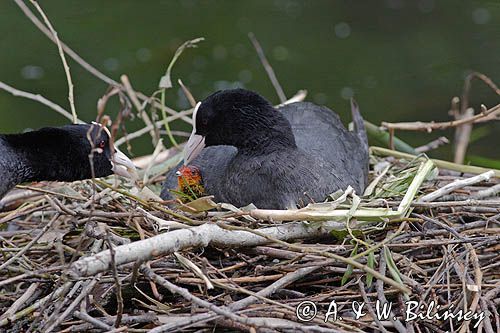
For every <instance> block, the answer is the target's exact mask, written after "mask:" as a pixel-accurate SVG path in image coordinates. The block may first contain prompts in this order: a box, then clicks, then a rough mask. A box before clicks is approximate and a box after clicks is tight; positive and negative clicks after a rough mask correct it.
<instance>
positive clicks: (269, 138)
mask: <svg viewBox="0 0 500 333" xmlns="http://www.w3.org/2000/svg"><path fill="white" fill-rule="evenodd" d="M272 111H273V113H274V112H275V114H273V116H272V117H266V119H265V121H263V120H262V119H254V120H255V122H253V124H255V126H247V127H245V129H244V130H243V131H242V132H241V134H239V135H238V136H237V139H236V142H235V146H236V148H238V152H239V153H240V154H245V155H251V156H255V155H266V154H270V153H273V152H276V151H284V150H289V149H297V144H296V143H295V137H294V135H293V132H292V127H291V126H290V123H289V122H288V120H287V119H286V118H285V117H283V115H281V114H280V113H278V111H276V110H272ZM248 123H252V122H247V124H248Z"/></svg>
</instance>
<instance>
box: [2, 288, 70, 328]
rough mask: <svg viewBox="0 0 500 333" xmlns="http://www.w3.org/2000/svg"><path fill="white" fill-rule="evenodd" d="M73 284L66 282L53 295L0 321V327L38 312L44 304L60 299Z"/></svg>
mask: <svg viewBox="0 0 500 333" xmlns="http://www.w3.org/2000/svg"><path fill="white" fill-rule="evenodd" d="M72 284H73V282H66V283H65V284H64V285H63V286H61V287H59V288H57V289H56V290H55V291H54V292H53V293H51V294H50V295H47V296H45V297H44V298H42V299H40V300H38V301H36V302H35V303H34V304H32V305H30V306H28V307H27V308H24V309H22V310H21V311H19V312H17V313H16V314H14V315H12V316H10V317H9V318H5V319H2V320H0V327H3V326H6V325H8V324H12V323H13V322H15V321H16V320H19V319H21V318H23V317H25V316H27V315H29V314H31V313H33V312H34V311H36V310H38V309H39V308H40V307H43V306H45V305H46V303H48V302H50V301H52V300H53V299H54V298H57V297H60V296H61V295H63V294H64V293H65V291H66V289H67V288H68V286H71V285H72Z"/></svg>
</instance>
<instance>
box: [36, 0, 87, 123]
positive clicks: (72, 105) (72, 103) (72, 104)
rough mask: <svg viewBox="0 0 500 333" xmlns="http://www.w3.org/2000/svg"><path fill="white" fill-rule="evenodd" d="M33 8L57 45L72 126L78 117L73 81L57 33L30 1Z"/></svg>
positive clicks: (40, 9) (40, 10) (45, 16)
mask: <svg viewBox="0 0 500 333" xmlns="http://www.w3.org/2000/svg"><path fill="white" fill-rule="evenodd" d="M30 1H31V3H32V4H33V6H35V8H36V9H37V10H38V12H39V13H40V15H41V16H42V18H43V20H44V22H45V24H46V25H47V27H48V28H49V30H50V32H51V33H52V36H53V37H54V41H55V43H56V44H57V49H58V51H59V56H60V57H61V61H62V63H63V67H64V73H65V74H66V81H68V100H69V106H70V108H71V114H72V115H73V124H76V123H77V122H78V117H77V115H76V109H75V98H74V95H73V80H72V79H71V73H70V72H69V66H68V63H67V61H66V57H65V56H64V50H63V47H62V45H61V41H60V40H59V37H57V31H56V30H55V29H54V27H53V26H52V24H51V23H50V21H49V19H48V17H47V15H45V12H44V11H43V9H42V7H40V5H39V4H38V2H37V1H35V0H30Z"/></svg>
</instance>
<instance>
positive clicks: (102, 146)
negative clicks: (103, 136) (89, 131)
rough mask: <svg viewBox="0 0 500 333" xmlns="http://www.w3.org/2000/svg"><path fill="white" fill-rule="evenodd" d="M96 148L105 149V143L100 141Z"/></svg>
mask: <svg viewBox="0 0 500 333" xmlns="http://www.w3.org/2000/svg"><path fill="white" fill-rule="evenodd" d="M98 146H99V148H101V149H104V147H106V142H105V141H104V140H103V141H100V142H99V145H98Z"/></svg>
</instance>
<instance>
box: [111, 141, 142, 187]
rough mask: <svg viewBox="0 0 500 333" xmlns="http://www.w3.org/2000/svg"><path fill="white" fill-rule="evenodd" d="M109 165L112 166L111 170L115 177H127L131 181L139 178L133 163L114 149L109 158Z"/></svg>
mask: <svg viewBox="0 0 500 333" xmlns="http://www.w3.org/2000/svg"><path fill="white" fill-rule="evenodd" d="M111 164H112V165H113V166H112V168H111V170H113V172H114V173H115V174H116V175H119V176H123V177H127V178H130V179H132V180H136V179H138V178H139V175H138V174H137V169H136V168H135V165H134V163H132V161H131V160H130V159H129V158H128V157H127V156H126V155H125V154H124V153H122V152H121V151H120V150H118V148H116V147H115V153H114V154H113V156H112V157H111Z"/></svg>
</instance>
